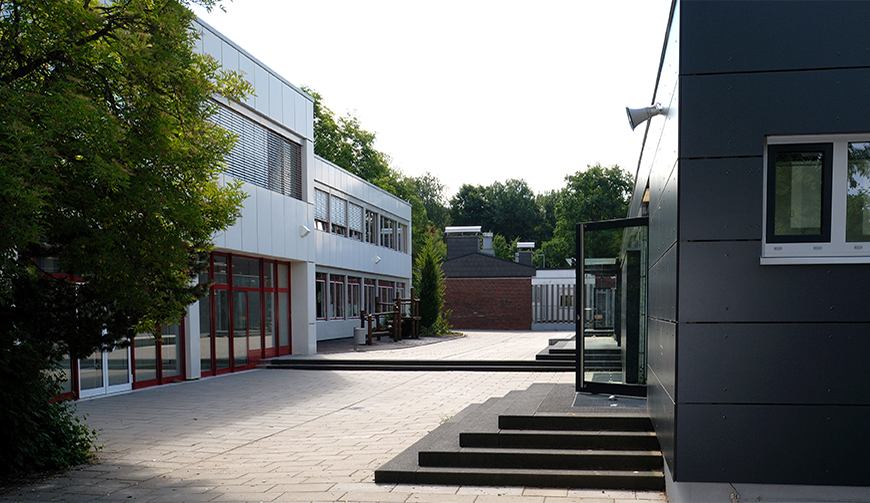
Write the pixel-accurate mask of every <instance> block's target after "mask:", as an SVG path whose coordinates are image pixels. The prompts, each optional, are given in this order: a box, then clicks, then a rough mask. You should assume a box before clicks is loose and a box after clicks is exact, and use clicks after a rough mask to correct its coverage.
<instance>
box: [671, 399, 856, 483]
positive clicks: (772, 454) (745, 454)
mask: <svg viewBox="0 0 870 503" xmlns="http://www.w3.org/2000/svg"><path fill="white" fill-rule="evenodd" d="M678 407H679V408H678V412H679V413H678V415H677V417H676V419H677V427H676V428H677V431H678V432H679V439H678V442H677V452H676V458H677V462H678V464H679V469H678V470H677V471H675V473H674V478H675V479H676V480H677V481H678V482H732V483H735V484H736V483H759V484H802V485H850V486H856V485H857V486H867V485H870V471H868V470H867V467H868V466H870V435H868V434H867V424H870V407H863V406H848V405H828V406H823V407H822V406H814V405H708V404H682V403H681V404H679V406H678Z"/></svg>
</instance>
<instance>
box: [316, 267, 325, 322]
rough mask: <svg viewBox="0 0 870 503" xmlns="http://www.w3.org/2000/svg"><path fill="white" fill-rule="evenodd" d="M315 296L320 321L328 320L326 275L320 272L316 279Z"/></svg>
mask: <svg viewBox="0 0 870 503" xmlns="http://www.w3.org/2000/svg"><path fill="white" fill-rule="evenodd" d="M314 295H315V301H314V302H315V304H316V311H317V312H316V316H317V319H318V320H325V319H326V274H324V273H322V272H319V273H317V274H316V275H315V277H314Z"/></svg>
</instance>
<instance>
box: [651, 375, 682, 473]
mask: <svg viewBox="0 0 870 503" xmlns="http://www.w3.org/2000/svg"><path fill="white" fill-rule="evenodd" d="M647 409H648V411H649V417H650V420H651V421H652V423H653V427H654V428H655V431H656V437H658V439H659V445H660V446H661V449H662V455H663V456H664V458H665V461H667V463H668V465H669V466H670V467H671V470H673V468H674V461H675V460H674V439H675V435H674V433H675V432H674V425H675V422H674V413H675V411H676V407H675V404H674V401H673V400H671V397H670V396H668V394H667V393H666V392H665V390H664V388H663V387H662V385H661V383H660V382H659V381H658V378H657V376H656V374H655V373H654V372H650V373H649V374H648V378H647Z"/></svg>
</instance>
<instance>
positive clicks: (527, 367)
mask: <svg viewBox="0 0 870 503" xmlns="http://www.w3.org/2000/svg"><path fill="white" fill-rule="evenodd" d="M259 367H260V368H266V369H295V370H377V371H387V370H393V371H433V370H438V371H447V370H464V371H474V372H568V371H571V370H573V369H574V364H573V362H561V361H552V362H549V361H534V360H521V361H469V360H426V361H423V360H327V359H294V358H286V359H283V358H276V359H269V360H263V361H261V362H260V364H259Z"/></svg>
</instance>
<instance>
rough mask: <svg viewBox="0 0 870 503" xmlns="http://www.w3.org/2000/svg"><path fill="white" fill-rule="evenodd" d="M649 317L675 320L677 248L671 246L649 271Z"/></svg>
mask: <svg viewBox="0 0 870 503" xmlns="http://www.w3.org/2000/svg"><path fill="white" fill-rule="evenodd" d="M648 281H649V285H648V286H647V288H648V290H649V293H648V296H649V299H648V300H647V302H648V305H649V316H650V317H651V318H657V319H660V320H671V321H675V320H676V319H677V247H676V245H675V246H672V247H671V248H669V249H668V251H667V252H666V253H665V254H664V256H663V257H662V258H661V259H659V260H658V261H657V262H656V263H654V264H653V265H652V266H651V267H650V270H649V280H648Z"/></svg>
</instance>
